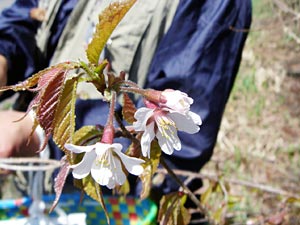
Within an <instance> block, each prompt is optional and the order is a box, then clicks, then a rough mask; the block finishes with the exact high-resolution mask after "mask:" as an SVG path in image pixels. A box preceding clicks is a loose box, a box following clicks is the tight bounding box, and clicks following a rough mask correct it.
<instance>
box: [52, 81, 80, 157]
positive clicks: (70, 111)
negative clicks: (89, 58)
mask: <svg viewBox="0 0 300 225" xmlns="http://www.w3.org/2000/svg"><path fill="white" fill-rule="evenodd" d="M76 87H77V80H76V79H71V80H67V81H66V82H65V84H64V86H63V88H62V91H61V94H60V96H59V100H58V103H57V107H56V110H55V115H54V118H53V122H52V126H53V140H54V141H55V143H56V144H57V145H58V147H59V148H60V149H62V150H63V151H64V152H65V153H66V155H69V154H70V152H69V151H67V150H66V149H65V148H64V145H65V144H66V143H73V135H74V132H75V102H76Z"/></svg>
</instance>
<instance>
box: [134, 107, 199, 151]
mask: <svg viewBox="0 0 300 225" xmlns="http://www.w3.org/2000/svg"><path fill="white" fill-rule="evenodd" d="M134 116H135V118H136V122H134V123H133V127H134V129H135V130H136V131H143V132H144V133H143V135H142V138H141V148H142V154H143V156H144V157H147V156H148V157H150V144H151V142H152V140H153V139H154V138H155V137H156V138H157V140H158V143H159V146H160V147H161V149H162V151H163V152H165V153H166V154H168V155H171V154H172V153H173V152H174V149H175V150H178V151H179V150H181V142H180V140H179V138H178V136H177V130H179V131H184V132H187V133H190V134H194V133H196V132H198V131H199V130H200V127H199V125H201V123H202V121H201V118H200V116H199V115H197V114H195V113H193V112H190V111H188V112H186V114H181V113H178V112H168V111H165V110H162V109H160V108H156V109H153V108H152V109H151V108H146V107H142V108H139V109H138V110H137V111H136V113H135V115H134Z"/></svg>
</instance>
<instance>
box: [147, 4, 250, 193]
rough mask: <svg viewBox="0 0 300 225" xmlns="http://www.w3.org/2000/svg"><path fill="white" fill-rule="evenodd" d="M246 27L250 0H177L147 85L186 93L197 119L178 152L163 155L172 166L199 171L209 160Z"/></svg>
mask: <svg viewBox="0 0 300 225" xmlns="http://www.w3.org/2000/svg"><path fill="white" fill-rule="evenodd" d="M250 23H251V1H250V0H247V1H240V0H216V1H198V0H185V1H180V3H179V6H178V10H177V12H176V14H175V17H174V20H173V22H172V25H171V27H170V29H169V30H168V33H167V34H166V35H165V36H164V38H163V39H162V41H161V42H160V44H159V46H158V48H157V51H156V53H155V54H154V58H153V61H152V64H151V66H150V72H149V74H148V79H147V85H146V87H148V88H154V89H158V90H164V89H166V88H172V89H179V90H181V91H183V92H186V93H187V94H188V95H189V96H190V97H192V98H193V99H194V104H193V105H192V106H191V111H193V112H195V113H197V114H199V115H200V116H201V118H202V126H201V129H200V131H199V132H198V133H196V134H193V135H190V134H186V133H179V138H180V140H181V142H182V150H181V151H175V152H174V154H173V155H172V156H165V160H166V161H167V162H168V163H169V164H170V166H171V167H173V168H178V169H184V170H189V171H194V172H198V171H199V170H200V168H201V167H202V166H203V165H204V164H205V163H206V162H207V161H208V160H209V159H210V157H211V155H212V153H213V148H214V146H215V143H216V138H217V134H218V130H219V127H220V123H221V118H222V114H223V111H224V108H225V104H226V102H227V100H228V97H229V94H230V91H231V88H232V86H233V82H234V79H235V77H236V74H237V72H238V68H239V64H240V60H241V53H242V50H243V46H244V43H245V40H246V37H247V32H244V31H242V30H247V29H249V27H250ZM231 27H234V28H235V29H236V30H238V31H235V30H233V29H231ZM167 186H168V188H170V185H167ZM169 191H170V190H165V192H169Z"/></svg>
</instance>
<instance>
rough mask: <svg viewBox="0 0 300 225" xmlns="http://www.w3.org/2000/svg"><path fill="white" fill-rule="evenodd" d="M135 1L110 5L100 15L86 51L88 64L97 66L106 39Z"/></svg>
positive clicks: (127, 0)
mask: <svg viewBox="0 0 300 225" xmlns="http://www.w3.org/2000/svg"><path fill="white" fill-rule="evenodd" d="M135 1H136V0H126V1H122V2H115V3H112V4H110V5H109V6H108V7H107V8H106V9H105V10H104V11H103V12H102V13H101V14H100V16H99V23H98V24H97V25H96V31H95V33H94V35H93V39H92V41H91V43H90V44H89V45H88V47H87V50H86V54H87V58H88V60H89V61H90V63H92V64H95V65H98V61H99V57H100V54H101V52H102V50H103V48H104V46H105V44H106V42H107V40H108V38H109V37H110V35H111V34H112V32H113V30H114V29H115V28H116V26H117V25H118V24H119V22H120V21H121V20H122V18H123V17H124V15H125V14H126V13H127V12H128V10H129V9H130V8H131V6H132V5H133V4H134V3H135Z"/></svg>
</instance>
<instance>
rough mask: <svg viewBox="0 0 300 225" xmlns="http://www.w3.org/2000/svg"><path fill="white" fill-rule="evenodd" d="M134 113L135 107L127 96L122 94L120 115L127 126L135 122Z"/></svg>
mask: <svg viewBox="0 0 300 225" xmlns="http://www.w3.org/2000/svg"><path fill="white" fill-rule="evenodd" d="M135 112H136V108H135V105H134V104H133V102H132V100H131V99H130V98H129V96H128V95H127V94H126V93H124V94H123V109H122V114H123V118H124V119H125V120H126V122H128V123H129V124H132V123H133V122H134V121H135V118H134V114H135Z"/></svg>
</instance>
